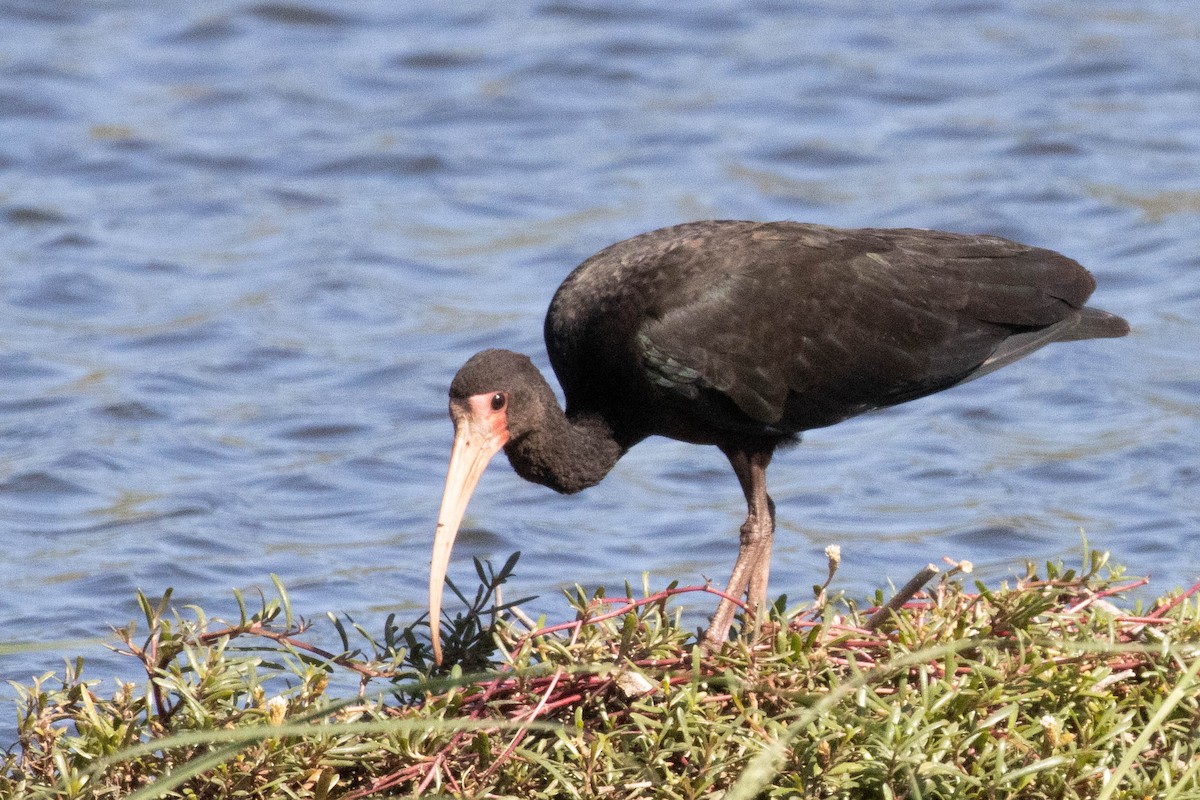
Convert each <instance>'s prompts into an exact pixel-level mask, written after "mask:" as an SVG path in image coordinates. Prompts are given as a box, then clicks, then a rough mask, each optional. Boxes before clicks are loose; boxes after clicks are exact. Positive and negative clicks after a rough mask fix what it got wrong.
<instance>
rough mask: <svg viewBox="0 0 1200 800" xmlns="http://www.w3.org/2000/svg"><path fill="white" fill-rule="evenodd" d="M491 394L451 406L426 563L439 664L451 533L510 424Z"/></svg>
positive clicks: (435, 656) (431, 625) (455, 532)
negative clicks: (450, 432)
mask: <svg viewBox="0 0 1200 800" xmlns="http://www.w3.org/2000/svg"><path fill="white" fill-rule="evenodd" d="M490 398H491V395H490V394H489V395H477V396H475V397H471V398H468V399H467V402H466V404H465V407H463V406H462V405H458V404H455V403H451V405H450V416H451V418H452V419H453V420H454V446H453V448H452V449H451V451H450V467H449V469H447V470H446V488H445V491H444V492H443V493H442V508H441V510H440V511H439V512H438V523H437V530H436V531H435V533H434V535H433V558H432V559H431V560H430V562H429V632H430V639H431V642H432V644H433V660H434V661H436V662H437V663H438V664H441V663H442V637H441V624H440V623H441V617H442V587H443V585H444V584H445V582H446V570H447V568H448V567H449V566H450V551H451V550H452V549H453V548H454V537H456V536H457V535H458V526H459V525H461V524H462V518H463V514H464V513H465V512H466V510H467V502H468V501H469V500H470V499H471V493H472V492H474V491H475V485H476V484H477V483H479V476H481V475H482V474H483V471H484V469H486V468H487V465H488V462H489V461H491V459H492V456H494V455H495V454H496V452H497V451H498V450H499V449H500V448H501V447H503V446H504V443H505V442H507V441H508V425H507V419H506V417H505V414H504V412H503V411H502V410H501V411H492V409H491V407H490V405H489V403H490Z"/></svg>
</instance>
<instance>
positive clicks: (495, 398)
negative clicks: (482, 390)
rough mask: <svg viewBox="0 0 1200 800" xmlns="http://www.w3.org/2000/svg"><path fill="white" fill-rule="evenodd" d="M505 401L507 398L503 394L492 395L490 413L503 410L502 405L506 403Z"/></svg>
mask: <svg viewBox="0 0 1200 800" xmlns="http://www.w3.org/2000/svg"><path fill="white" fill-rule="evenodd" d="M507 400H508V398H507V397H505V396H504V395H503V394H501V393H500V392H496V393H495V394H494V395H492V411H499V410H500V409H502V408H504V404H505V402H507Z"/></svg>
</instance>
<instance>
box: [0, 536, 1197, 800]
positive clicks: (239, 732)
mask: <svg viewBox="0 0 1200 800" xmlns="http://www.w3.org/2000/svg"><path fill="white" fill-rule="evenodd" d="M515 561H516V557H515V556H514V557H513V558H512V559H510V560H509V562H508V563H506V564H505V565H504V566H503V567H502V568H500V569H499V570H495V571H493V570H492V569H491V567H490V566H487V565H480V564H477V567H478V571H479V577H480V587H479V589H478V591H477V592H476V594H475V595H474V597H473V598H465V597H462V595H461V594H460V595H459V596H460V598H461V599H463V601H464V604H465V605H466V606H467V607H468V611H467V612H466V613H463V614H461V615H460V616H459V617H457V618H456V619H454V620H452V621H447V622H446V623H444V635H445V637H446V642H447V659H448V661H447V667H446V669H444V670H439V669H435V668H434V667H433V665H432V664H431V663H430V661H429V651H428V649H427V639H428V637H427V635H426V634H427V630H428V628H427V627H422V625H423V623H420V622H418V623H415V624H414V625H411V626H409V627H406V628H403V629H401V628H399V627H398V626H397V625H396V623H395V620H394V619H388V621H387V623H386V626H385V629H384V631H383V632H382V634H381V635H380V636H372V635H371V634H369V633H368V632H367V631H365V630H363V629H362V628H361V627H360V626H358V625H357V624H355V623H354V621H353V620H350V619H337V618H335V617H332V616H331V617H330V620H331V622H332V624H333V625H334V626H335V629H336V631H337V632H338V634H339V635H340V637H341V640H342V646H343V649H342V652H337V653H331V652H326V651H324V650H321V649H319V648H316V647H314V646H312V645H311V644H308V643H306V642H305V640H304V633H305V631H306V629H307V628H308V624H307V623H306V622H304V621H303V620H300V619H298V618H297V617H295V616H294V615H293V612H292V609H291V607H290V604H289V601H288V597H287V594H286V592H285V591H284V588H283V587H282V586H281V585H279V583H278V581H277V582H276V588H277V596H276V597H273V598H271V599H269V600H263V601H262V602H261V603H260V604H259V605H258V606H257V607H256V609H255V610H253V611H252V610H251V609H248V608H247V606H246V603H245V601H244V599H243V598H242V597H241V596H238V597H237V602H238V613H237V617H236V621H233V622H230V623H226V622H220V621H217V620H214V619H210V618H209V617H208V616H207V615H206V614H205V613H204V612H203V611H202V610H200V609H198V608H188V609H184V610H181V611H178V612H177V611H173V610H172V609H171V604H170V595H169V593H168V595H167V596H166V597H164V598H162V600H161V601H160V602H151V601H149V600H148V599H146V598H145V597H140V598H139V600H140V602H141V606H142V610H143V612H144V615H145V623H146V625H147V628H145V629H143V628H141V627H140V626H137V627H135V626H134V625H132V624H131V625H129V626H128V627H126V628H122V629H120V630H118V631H117V638H118V640H119V642H120V643H119V644H118V645H115V647H116V648H117V649H118V650H119V651H120V652H124V653H126V654H128V655H129V656H130V657H131V658H134V659H137V661H138V662H140V663H141V665H142V666H143V667H144V668H145V672H146V680H145V682H144V683H143V684H133V683H127V684H122V685H117V686H115V687H103V686H102V685H101V684H100V683H99V682H97V681H93V680H87V679H85V678H84V677H83V675H82V672H83V665H82V663H81V662H79V661H76V662H75V663H73V664H69V665H68V668H67V669H66V671H65V673H64V674H62V675H59V676H51V675H46V676H43V677H42V678H40V679H38V680H36V681H34V682H33V683H32V684H30V685H27V686H18V687H17V688H18V691H19V695H20V698H19V703H18V705H19V708H18V725H19V731H18V733H19V739H18V741H17V742H16V743H15V745H14V746H13V747H12V748H11V749H10V752H9V754H8V755H7V756H5V757H4V762H3V765H2V770H0V797H4V798H26V797H28V798H75V797H95V798H110V797H111V798H149V797H171V798H235V797H236V798H291V797H296V798H345V799H347V800H349V798H365V797H401V796H409V795H435V794H439V793H443V794H446V795H451V796H456V797H468V798H475V797H510V796H511V797H522V798H541V797H546V798H550V797H553V798H561V797H582V798H651V797H663V798H701V797H718V796H727V797H733V798H751V797H811V798H847V799H849V798H1096V799H1097V800H1105V799H1106V798H1139V800H1140V798H1163V799H1164V800H1167V799H1170V798H1200V735H1198V734H1197V731H1198V730H1200V680H1198V678H1197V673H1198V672H1200V604H1198V603H1197V602H1196V598H1195V597H1194V596H1193V595H1192V592H1195V591H1197V590H1200V586H1198V587H1193V589H1192V590H1191V591H1190V592H1184V593H1177V594H1176V595H1175V596H1174V597H1172V598H1166V599H1163V600H1160V601H1158V602H1157V603H1154V604H1152V605H1150V606H1148V607H1145V608H1143V607H1142V606H1141V605H1140V604H1136V603H1135V604H1132V606H1131V607H1128V608H1121V607H1118V606H1117V605H1115V602H1116V601H1117V599H1118V598H1119V597H1120V596H1121V594H1122V593H1123V592H1127V591H1128V590H1130V589H1132V588H1134V587H1136V586H1140V585H1142V584H1143V583H1144V581H1127V580H1124V579H1123V578H1122V576H1121V574H1120V571H1119V570H1115V569H1114V570H1110V569H1108V568H1107V567H1106V556H1104V555H1103V554H1096V553H1090V552H1085V557H1084V568H1083V569H1082V570H1080V571H1078V572H1077V571H1074V570H1069V569H1066V568H1064V567H1063V566H1061V565H1055V564H1052V565H1048V566H1047V567H1046V568H1045V571H1044V572H1038V571H1036V570H1035V569H1034V568H1033V567H1032V566H1031V567H1029V568H1028V570H1027V573H1026V575H1025V576H1024V577H1023V578H1021V579H1020V580H1019V581H1016V582H1015V585H1013V586H1007V585H1006V586H1001V587H998V588H994V589H989V588H987V587H985V586H983V585H980V584H976V585H974V586H973V587H970V588H968V587H965V586H964V585H963V583H962V576H961V575H960V574H954V573H957V572H959V571H960V570H959V569H957V568H956V569H953V570H951V571H950V574H949V575H943V576H942V577H941V578H940V579H939V582H937V583H936V584H934V585H933V586H932V587H931V588H930V589H929V590H928V592H927V594H925V595H923V596H918V597H917V598H916V599H913V600H910V601H908V602H906V603H904V604H903V605H902V607H900V608H899V609H898V610H897V611H896V612H895V613H894V614H892V613H891V612H885V613H884V615H882V616H881V617H880V618H879V620H878V621H883V622H884V624H883V625H877V623H871V625H868V624H867V619H868V617H869V616H870V614H869V612H870V611H871V610H872V609H863V610H860V609H859V608H858V607H857V606H856V605H855V604H854V603H851V602H848V601H846V600H845V599H844V598H842V597H840V596H836V595H831V594H829V593H828V591H827V587H828V582H826V586H824V587H817V591H816V599H815V600H814V601H813V602H811V603H807V604H804V605H801V606H798V607H794V608H789V607H788V605H787V602H786V600H785V599H784V598H781V599H780V600H779V602H778V603H777V604H776V605H775V607H774V609H773V613H772V618H771V620H770V621H769V622H768V623H767V624H765V625H764V626H763V628H762V630H761V631H760V632H759V633H758V634H757V635H754V636H751V635H749V634H747V635H746V636H744V637H743V638H740V639H738V640H736V641H734V642H732V643H730V644H729V645H727V646H726V647H724V648H723V649H722V650H721V651H720V652H716V653H709V652H706V651H704V650H703V649H701V648H697V647H694V646H693V644H694V633H693V632H691V631H689V630H685V629H684V628H683V627H682V626H681V624H680V622H679V612H678V610H674V609H673V608H672V605H671V602H672V598H673V597H675V596H677V595H680V594H685V593H691V592H711V591H712V590H711V589H708V588H707V587H677V586H671V587H668V588H667V589H665V590H662V591H658V592H650V591H644V592H643V593H642V596H641V597H640V598H636V599H635V598H634V596H633V595H634V593H633V592H631V591H629V587H626V596H623V597H619V598H608V597H605V596H604V594H603V593H596V594H593V595H590V596H589V595H587V594H586V593H584V592H583V591H581V590H577V591H575V592H574V593H573V594H572V595H571V602H572V604H573V606H574V608H575V610H576V612H577V619H575V620H573V621H571V622H569V623H564V624H561V625H555V626H551V627H548V628H542V629H540V630H538V631H530V630H528V628H530V627H536V625H533V624H532V623H531V622H530V621H529V620H525V619H524V618H523V615H521V614H520V612H519V609H518V608H517V607H516V606H515V605H512V604H507V603H504V602H502V601H501V599H500V586H501V585H502V584H503V583H504V581H505V579H506V578H507V577H508V576H509V574H510V573H511V571H512V569H513V567H514V565H515ZM830 567H831V568H830V577H832V575H833V572H834V570H835V569H836V557H835V556H831V564H830ZM455 591H456V592H457V590H455ZM883 599H884V598H883V596H882V593H880V595H879V596H878V597H876V598H875V599H874V601H873V603H872V605H874V606H879V605H881V604H882V600H883ZM348 676H352V677H353V679H354V681H356V682H357V685H358V691H357V692H356V691H354V689H353V688H348V689H345V690H344V691H342V692H340V694H342V695H344V696H335V695H338V694H339V692H338V691H336V690H335V689H331V688H330V687H331V686H333V687H336V686H338V685H342V686H346V685H347V681H346V678H347V677H348Z"/></svg>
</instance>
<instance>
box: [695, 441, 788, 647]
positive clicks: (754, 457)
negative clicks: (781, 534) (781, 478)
mask: <svg viewBox="0 0 1200 800" xmlns="http://www.w3.org/2000/svg"><path fill="white" fill-rule="evenodd" d="M722 449H723V452H724V453H725V455H726V457H728V458H729V463H730V464H732V465H733V471H734V474H736V475H737V477H738V482H739V483H740V484H741V485H742V493H743V494H745V495H746V508H747V513H746V521H745V522H743V523H742V528H741V536H740V542H739V545H738V557H737V562H735V563H734V565H733V575H732V576H730V578H729V586H727V587H726V589H725V594H726V595H728V597H741V595H742V594H743V593H745V595H746V599H747V600H748V603H747V608H748V609H749V617H751V618H753V619H754V621H755V624H756V625H757V624H758V622H759V621H760V620H761V616H762V611H763V609H765V608H766V606H767V577H768V575H769V574H770V571H771V543H772V540H773V539H774V537H775V503H774V502H772V500H771V498H770V497H769V496H767V465H768V464H770V463H771V451H770V450H759V451H751V452H746V451H744V450H736V449H732V448H730V449H728V450H725V449H724V448H722ZM734 610H735V606H734V603H733V601H732V600H730V599H727V598H722V599H721V603H720V604H719V605H718V606H717V613H716V614H714V615H713V618H712V622H711V623H709V626H708V632H707V633H706V634H705V636H704V640H705V643H706V644H708V645H709V646H713V645H719V644H720V643H721V642H724V641H725V639H726V638H727V637H728V636H729V627H730V626H731V625H732V624H733V615H734Z"/></svg>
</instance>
